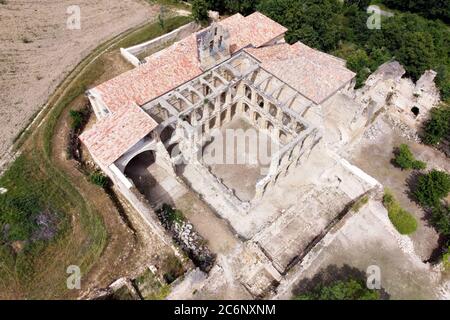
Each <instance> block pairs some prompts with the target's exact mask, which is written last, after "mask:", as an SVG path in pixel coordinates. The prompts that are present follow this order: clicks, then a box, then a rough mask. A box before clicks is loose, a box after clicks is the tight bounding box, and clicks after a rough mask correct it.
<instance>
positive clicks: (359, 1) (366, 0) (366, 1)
mask: <svg viewBox="0 0 450 320" xmlns="http://www.w3.org/2000/svg"><path fill="white" fill-rule="evenodd" d="M344 3H345V5H346V6H352V5H355V6H357V7H358V8H359V9H363V10H366V9H367V7H368V6H369V5H370V0H344Z"/></svg>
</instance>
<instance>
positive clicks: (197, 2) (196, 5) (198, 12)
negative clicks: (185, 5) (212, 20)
mask: <svg viewBox="0 0 450 320" xmlns="http://www.w3.org/2000/svg"><path fill="white" fill-rule="evenodd" d="M192 16H193V17H194V19H195V20H196V21H199V22H203V23H205V22H207V21H208V4H207V3H206V1H205V0H194V1H193V2H192Z"/></svg>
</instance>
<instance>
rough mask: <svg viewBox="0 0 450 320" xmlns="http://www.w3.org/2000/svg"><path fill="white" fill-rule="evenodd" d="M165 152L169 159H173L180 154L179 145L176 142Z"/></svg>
mask: <svg viewBox="0 0 450 320" xmlns="http://www.w3.org/2000/svg"><path fill="white" fill-rule="evenodd" d="M167 152H168V153H169V155H170V157H171V158H175V157H176V156H178V155H180V154H181V150H180V144H179V143H178V142H175V143H172V144H171V145H170V146H169V147H168V148H167Z"/></svg>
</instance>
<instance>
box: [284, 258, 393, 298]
mask: <svg viewBox="0 0 450 320" xmlns="http://www.w3.org/2000/svg"><path fill="white" fill-rule="evenodd" d="M350 279H355V280H357V281H362V282H363V283H366V279H367V275H366V273H365V272H363V271H361V270H359V269H358V268H355V267H351V266H349V265H348V264H344V265H343V266H341V267H338V266H337V265H329V266H327V267H326V268H325V269H321V270H319V272H317V274H316V275H314V277H312V278H308V279H303V280H300V281H299V282H298V283H297V284H296V285H295V286H294V289H293V290H292V294H293V295H295V296H297V295H301V294H306V293H308V292H311V291H313V290H315V289H316V288H317V287H319V286H329V285H331V284H333V283H335V282H336V281H348V280H350ZM379 291H380V299H382V300H388V299H389V298H390V295H389V294H388V293H387V292H386V290H384V288H381V289H380V290H379Z"/></svg>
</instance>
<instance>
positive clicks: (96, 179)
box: [89, 171, 109, 188]
mask: <svg viewBox="0 0 450 320" xmlns="http://www.w3.org/2000/svg"><path fill="white" fill-rule="evenodd" d="M89 181H90V182H91V183H93V184H95V185H97V186H99V187H101V188H106V187H107V186H108V184H109V179H108V177H107V176H105V175H104V174H103V172H101V171H94V172H92V173H91V174H90V175H89Z"/></svg>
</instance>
